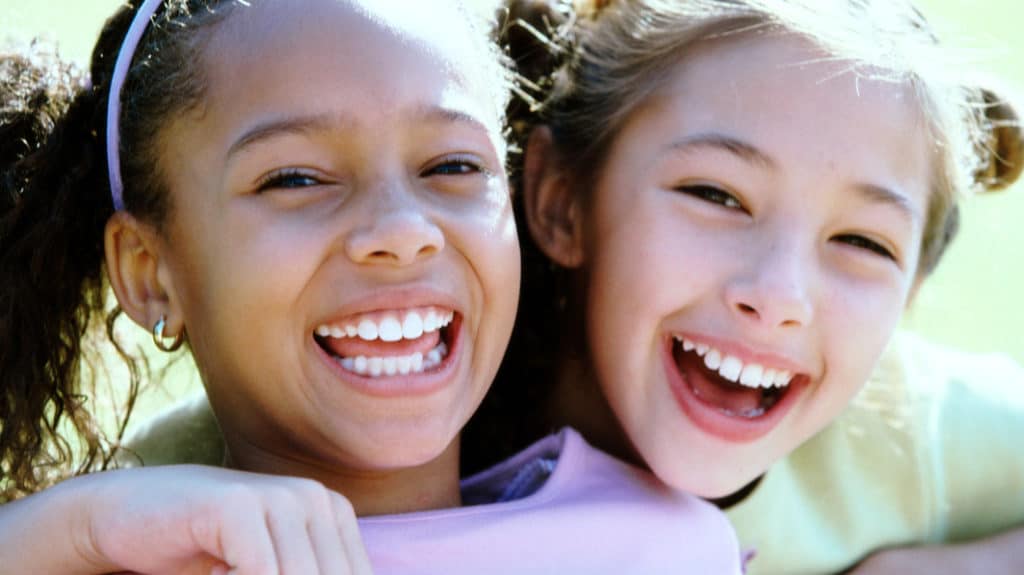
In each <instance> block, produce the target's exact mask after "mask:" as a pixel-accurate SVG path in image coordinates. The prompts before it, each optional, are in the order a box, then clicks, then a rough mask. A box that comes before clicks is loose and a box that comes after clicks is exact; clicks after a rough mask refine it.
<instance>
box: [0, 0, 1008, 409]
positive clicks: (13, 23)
mask: <svg viewBox="0 0 1024 575" xmlns="http://www.w3.org/2000/svg"><path fill="white" fill-rule="evenodd" d="M119 4H120V2H119V1H118V0H31V1H30V0H0V37H5V38H7V39H11V40H13V41H21V42H25V41H28V40H30V39H31V38H33V37H36V36H40V35H42V36H44V37H45V38H46V39H48V40H50V41H51V42H55V43H56V44H57V45H58V48H59V50H60V53H61V54H62V55H63V56H64V57H66V58H68V59H72V60H75V61H77V62H79V63H81V64H82V65H83V66H84V65H85V63H86V61H87V59H88V55H89V51H90V49H91V46H92V43H93V41H94V39H95V36H96V34H97V33H98V31H99V29H100V27H101V26H102V23H103V20H104V19H105V18H106V16H107V15H109V14H110V13H112V12H113V10H114V8H116V7H117V6H118V5H119ZM918 4H919V6H921V8H922V9H923V10H924V11H925V13H926V14H927V15H928V17H929V18H930V19H931V20H932V23H933V25H934V26H935V27H936V28H937V29H938V30H939V31H940V34H941V35H942V37H943V39H944V40H945V41H946V42H947V43H949V44H952V45H954V46H957V47H959V48H962V49H963V50H962V52H963V55H964V56H965V57H967V58H969V59H970V61H971V62H972V65H973V66H974V67H975V68H976V69H977V70H978V71H979V72H981V73H985V74H987V75H989V76H990V77H991V78H992V79H993V80H994V81H995V85H996V86H997V87H999V88H1001V89H1002V92H1003V93H1004V94H1010V95H1011V96H1015V97H1016V102H1017V109H1018V110H1022V111H1024V99H1021V98H1020V97H1019V96H1020V95H1021V94H1022V93H1024V63H1022V61H1021V57H1022V56H1024V33H1022V32H1024V30H1022V29H1024V2H1021V1H1020V0H977V1H970V0H927V1H920V2H918ZM1022 220H1024V185H1022V184H1018V185H1016V186H1015V187H1014V188H1013V189H1010V190H1008V191H1003V192H999V193H997V194H989V195H986V196H981V197H977V198H972V199H971V200H970V201H968V202H967V203H966V205H965V218H964V225H963V228H962V233H961V235H960V237H959V238H958V240H957V241H956V242H955V243H954V245H953V247H952V249H951V251H950V253H948V254H947V256H946V258H945V260H944V261H943V263H942V265H941V266H940V267H939V270H938V271H937V272H936V274H935V275H934V276H933V277H932V278H931V279H929V280H928V281H927V282H926V283H925V285H924V287H923V289H922V290H921V292H920V293H919V294H918V296H917V299H916V300H915V302H914V303H913V305H912V307H911V309H910V311H909V313H908V314H907V316H906V318H905V321H904V327H905V328H906V329H910V330H913V331H916V332H918V333H922V334H924V335H925V336H927V337H928V338H929V339H931V340H934V341H939V342H943V343H948V344H952V345H955V346H957V347H960V348H963V349H967V350H973V351H983V352H988V351H998V352H1005V353H1009V354H1011V355H1012V356H1014V357H1015V358H1016V360H1017V361H1018V362H1021V363H1024V338H1022V337H1021V336H1020V331H1021V326H1024V305H1018V302H1019V298H1020V297H1022V296H1024V269H1022V268H1024V258H1022V252H1024V221H1022ZM127 329H132V328H127ZM135 335H136V336H138V337H139V338H140V339H143V340H144V339H145V337H146V336H145V334H143V333H142V332H141V331H139V332H137V333H136V334H135ZM195 384H196V378H195V376H194V374H192V373H191V371H190V370H189V369H188V368H187V366H185V367H183V368H182V369H179V371H178V372H177V375H176V376H175V377H174V378H172V382H171V383H170V384H169V387H168V388H167V389H164V390H163V391H160V390H157V391H156V392H152V393H150V394H149V397H148V398H147V400H148V401H146V402H145V404H144V405H143V406H142V411H148V410H149V409H152V408H153V407H155V406H158V405H160V404H162V403H163V402H164V401H166V399H167V398H168V397H170V396H173V395H177V394H178V393H180V392H181V388H182V387H191V386H194V385H195ZM147 405H149V406H150V407H146V406H147Z"/></svg>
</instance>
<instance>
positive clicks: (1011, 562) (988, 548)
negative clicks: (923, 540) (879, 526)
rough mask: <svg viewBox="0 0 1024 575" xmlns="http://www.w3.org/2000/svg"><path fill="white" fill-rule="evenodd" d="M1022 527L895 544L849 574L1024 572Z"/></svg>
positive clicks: (962, 574)
mask: <svg viewBox="0 0 1024 575" xmlns="http://www.w3.org/2000/svg"><path fill="white" fill-rule="evenodd" d="M1022 549H1024V528H1017V529H1013V530H1010V531H1007V532H1005V533H1002V534H999V535H993V536H990V537H986V538H983V539H978V540H975V541H970V542H966V543H958V544H950V545H935V546H921V547H897V548H892V549H884V550H882V551H878V552H876V553H874V554H872V555H871V556H869V557H868V558H867V559H865V560H864V561H862V562H861V563H860V564H858V565H857V566H856V567H854V568H853V569H852V570H850V571H849V573H850V574H851V575H881V574H884V573H892V574H897V573H900V574H902V573H931V574H934V575H942V574H944V573H950V574H953V573H956V574H959V575H972V574H975V573H977V574H984V575H1000V574H1004V573H1005V574H1006V575H1012V574H1015V573H1024V553H1022V552H1021V550H1022Z"/></svg>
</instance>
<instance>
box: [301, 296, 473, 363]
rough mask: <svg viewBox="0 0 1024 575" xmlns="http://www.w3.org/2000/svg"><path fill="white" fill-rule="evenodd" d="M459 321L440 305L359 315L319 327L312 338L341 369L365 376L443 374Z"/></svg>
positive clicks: (458, 318) (459, 318) (453, 312)
mask: <svg viewBox="0 0 1024 575" xmlns="http://www.w3.org/2000/svg"><path fill="white" fill-rule="evenodd" d="M460 323H461V317H460V316H459V314H457V313H456V312H455V311H453V310H450V309H445V308H441V307H433V306H430V307H420V308H412V309H405V310H400V311H399V310H391V311H381V312H373V313H366V314H360V315H358V316H353V317H348V318H345V319H343V320H341V321H338V322H333V323H329V324H321V325H319V326H317V328H316V331H315V334H314V339H315V340H316V342H317V344H318V345H319V346H320V348H321V349H323V350H324V352H326V353H327V354H328V356H330V357H331V359H333V360H334V361H335V362H337V364H338V365H340V366H341V368H342V369H343V370H345V371H348V372H351V373H353V374H356V375H359V376H362V377H366V378H385V377H394V376H408V375H416V374H422V373H430V372H434V371H437V370H440V369H441V368H442V366H443V365H444V364H445V360H446V359H447V358H448V357H449V354H450V353H451V350H452V349H453V347H454V338H455V334H456V333H458V326H459V324H460Z"/></svg>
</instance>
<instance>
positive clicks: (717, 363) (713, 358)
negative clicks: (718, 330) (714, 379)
mask: <svg viewBox="0 0 1024 575" xmlns="http://www.w3.org/2000/svg"><path fill="white" fill-rule="evenodd" d="M697 353H700V351H698V352H697ZM704 365H706V366H708V369H714V370H716V371H717V370H718V368H719V367H721V366H722V354H720V353H718V350H717V349H709V350H708V352H707V354H705V355H704Z"/></svg>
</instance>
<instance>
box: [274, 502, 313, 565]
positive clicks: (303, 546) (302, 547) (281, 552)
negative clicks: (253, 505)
mask: <svg viewBox="0 0 1024 575" xmlns="http://www.w3.org/2000/svg"><path fill="white" fill-rule="evenodd" d="M303 509H304V506H303V505H302V504H301V503H299V502H298V501H296V500H295V498H294V497H291V496H287V497H283V498H282V501H280V502H276V503H275V504H274V507H273V509H271V510H270V512H269V513H268V514H267V527H268V528H269V529H270V535H271V540H272V541H273V542H274V551H275V553H276V554H277V565H278V571H277V572H278V573H281V574H291V573H311V574H312V573H320V571H318V570H317V560H316V554H315V553H314V551H313V544H312V542H311V541H310V540H309V531H308V530H307V528H306V523H307V521H308V520H309V516H308V515H307V514H306V513H303V512H302V510H303Z"/></svg>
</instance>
